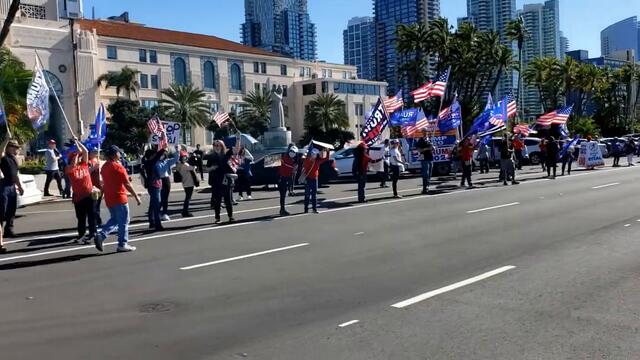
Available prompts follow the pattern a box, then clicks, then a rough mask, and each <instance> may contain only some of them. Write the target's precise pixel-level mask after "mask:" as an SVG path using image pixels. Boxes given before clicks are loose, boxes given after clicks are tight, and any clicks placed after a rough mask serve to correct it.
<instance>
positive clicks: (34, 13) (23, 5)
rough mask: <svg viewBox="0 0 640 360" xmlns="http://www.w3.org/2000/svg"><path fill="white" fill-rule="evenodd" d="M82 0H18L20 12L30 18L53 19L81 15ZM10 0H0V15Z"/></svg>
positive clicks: (7, 6)
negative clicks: (19, 0)
mask: <svg viewBox="0 0 640 360" xmlns="http://www.w3.org/2000/svg"><path fill="white" fill-rule="evenodd" d="M82 2H83V0H23V1H21V2H20V14H19V16H24V17H27V18H31V19H38V20H53V21H57V20H59V19H61V18H75V19H79V18H82V17H83V13H82ZM10 5H11V0H0V16H3V15H4V14H6V13H7V11H8V10H9V6H10Z"/></svg>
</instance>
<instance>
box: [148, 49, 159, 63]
mask: <svg viewBox="0 0 640 360" xmlns="http://www.w3.org/2000/svg"><path fill="white" fill-rule="evenodd" d="M149 62H150V63H152V64H157V63H158V53H157V52H156V51H155V50H149Z"/></svg>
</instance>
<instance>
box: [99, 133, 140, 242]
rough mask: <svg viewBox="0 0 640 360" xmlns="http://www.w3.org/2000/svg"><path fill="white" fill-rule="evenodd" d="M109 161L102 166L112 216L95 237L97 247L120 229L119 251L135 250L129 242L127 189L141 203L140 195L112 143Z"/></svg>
mask: <svg viewBox="0 0 640 360" xmlns="http://www.w3.org/2000/svg"><path fill="white" fill-rule="evenodd" d="M105 155H106V156H107V162H106V163H105V164H104V166H103V167H102V171H101V174H102V179H103V189H104V201H105V203H106V204H107V208H108V209H109V214H110V215H111V217H110V218H109V221H107V223H106V224H105V225H104V226H103V227H102V229H101V230H100V231H98V233H97V234H96V236H95V237H94V238H93V239H94V240H93V241H94V243H95V246H96V249H98V251H102V250H103V244H104V240H105V239H106V238H107V235H109V234H110V233H112V232H114V231H115V230H116V229H117V230H118V249H117V251H118V252H130V251H135V250H136V248H135V246H131V245H129V244H127V242H128V241H129V200H128V198H127V191H128V192H129V194H131V196H133V197H134V198H135V199H136V202H137V203H138V205H140V197H139V196H138V194H136V192H135V190H134V189H133V186H132V185H131V182H130V181H129V175H128V174H127V170H126V169H125V168H124V167H123V166H122V165H121V164H120V149H119V148H118V147H117V146H115V145H111V146H109V147H108V148H107V150H106V151H105Z"/></svg>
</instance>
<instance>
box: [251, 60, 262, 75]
mask: <svg viewBox="0 0 640 360" xmlns="http://www.w3.org/2000/svg"><path fill="white" fill-rule="evenodd" d="M253 72H254V73H256V74H258V73H260V63H259V62H257V61H256V62H254V63H253Z"/></svg>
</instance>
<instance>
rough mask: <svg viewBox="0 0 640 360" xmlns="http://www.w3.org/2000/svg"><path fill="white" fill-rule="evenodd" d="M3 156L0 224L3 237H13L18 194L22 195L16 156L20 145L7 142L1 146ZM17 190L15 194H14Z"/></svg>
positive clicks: (0, 165)
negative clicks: (2, 225)
mask: <svg viewBox="0 0 640 360" xmlns="http://www.w3.org/2000/svg"><path fill="white" fill-rule="evenodd" d="M3 145H4V146H3V148H2V149H0V150H2V151H3V153H4V156H3V157H2V160H0V171H2V179H0V222H2V223H4V237H14V236H15V235H14V233H13V219H14V218H15V216H16V209H17V207H18V206H17V205H18V193H20V195H23V194H24V190H23V189H22V184H20V178H19V177H18V161H17V160H16V155H17V154H18V149H20V145H18V142H16V141H15V140H8V141H6V143H5V144H3ZM16 189H17V192H16Z"/></svg>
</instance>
